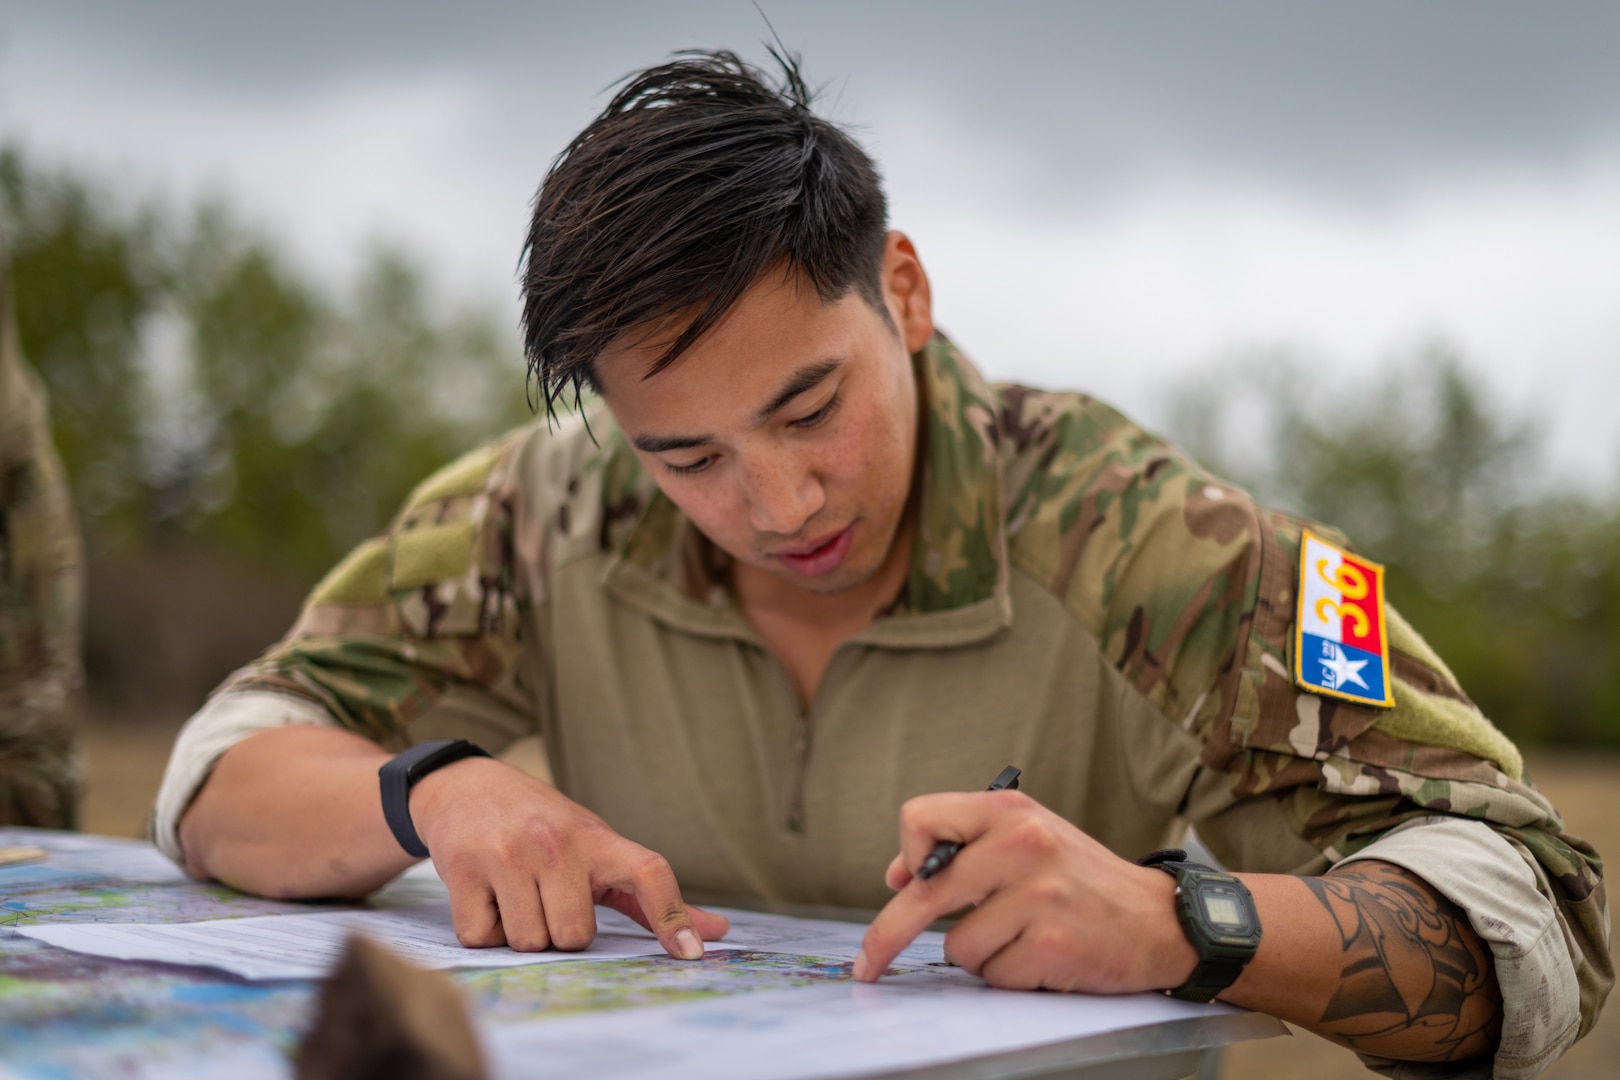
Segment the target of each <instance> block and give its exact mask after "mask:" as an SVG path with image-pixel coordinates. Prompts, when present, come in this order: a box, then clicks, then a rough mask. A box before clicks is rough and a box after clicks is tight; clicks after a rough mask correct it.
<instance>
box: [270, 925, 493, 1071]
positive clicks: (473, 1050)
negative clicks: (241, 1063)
mask: <svg viewBox="0 0 1620 1080" xmlns="http://www.w3.org/2000/svg"><path fill="white" fill-rule="evenodd" d="M295 1064H296V1066H297V1075H298V1080H370V1078H376V1080H482V1078H483V1077H485V1076H487V1075H488V1073H487V1072H486V1070H485V1068H484V1056H483V1053H482V1051H480V1050H479V1048H478V1037H477V1035H476V1034H475V1033H474V1032H473V1026H472V1021H471V1020H469V1019H468V1018H467V1008H466V1004H465V1002H463V1001H462V998H461V993H460V991H458V990H457V989H456V986H455V984H454V983H452V982H451V981H450V980H449V979H448V978H446V977H445V976H444V975H442V974H440V973H439V972H436V971H424V970H422V969H421V968H418V967H413V966H412V965H410V964H408V963H406V962H405V961H404V960H401V959H400V958H399V957H397V956H395V955H394V954H393V953H391V952H389V951H388V950H387V949H385V948H383V947H382V946H381V945H378V944H377V943H376V942H373V941H371V940H370V939H368V938H365V937H362V936H360V935H358V934H355V935H353V936H351V937H350V938H349V943H348V946H347V948H345V949H344V951H343V959H342V960H340V961H339V962H338V966H337V967H336V968H334V969H333V971H332V974H331V975H329V976H327V978H326V981H325V982H323V983H322V984H321V992H320V1000H319V1002H318V1004H317V1006H316V1012H315V1021H314V1023H313V1024H312V1025H311V1027H310V1030H309V1034H308V1035H306V1036H304V1041H303V1042H302V1043H301V1044H300V1045H299V1047H298V1056H297V1058H296V1061H295Z"/></svg>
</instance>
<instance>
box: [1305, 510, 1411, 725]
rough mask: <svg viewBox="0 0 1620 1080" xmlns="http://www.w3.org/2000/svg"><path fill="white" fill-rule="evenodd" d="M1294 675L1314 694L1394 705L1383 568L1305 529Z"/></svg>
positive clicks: (1368, 703)
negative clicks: (1386, 627) (1385, 615)
mask: <svg viewBox="0 0 1620 1080" xmlns="http://www.w3.org/2000/svg"><path fill="white" fill-rule="evenodd" d="M1295 624H1296V625H1297V626H1298V633H1297V635H1296V637H1295V640H1294V678H1295V680H1296V681H1297V682H1298V683H1299V685H1300V687H1301V688H1302V689H1305V690H1309V691H1310V692H1311V693H1313V694H1325V695H1327V696H1328V697H1336V698H1341V699H1343V700H1345V701H1353V702H1355V703H1356V704H1357V705H1377V706H1380V707H1384V708H1387V707H1388V706H1390V705H1393V704H1395V697H1394V694H1393V693H1392V692H1391V689H1390V678H1389V637H1388V635H1387V634H1386V633H1385V626H1384V568H1383V567H1382V566H1379V565H1378V564H1377V563H1373V562H1368V561H1367V560H1366V559H1361V558H1357V557H1356V556H1354V555H1351V554H1350V553H1349V552H1347V551H1344V550H1343V549H1341V548H1339V547H1336V546H1335V545H1333V544H1330V543H1328V542H1327V541H1326V540H1323V539H1322V538H1321V537H1320V536H1317V535H1316V534H1315V533H1313V532H1311V531H1310V530H1309V529H1307V530H1306V531H1305V535H1304V542H1303V543H1302V544H1301V545H1300V548H1299V616H1298V618H1297V619H1296V620H1295Z"/></svg>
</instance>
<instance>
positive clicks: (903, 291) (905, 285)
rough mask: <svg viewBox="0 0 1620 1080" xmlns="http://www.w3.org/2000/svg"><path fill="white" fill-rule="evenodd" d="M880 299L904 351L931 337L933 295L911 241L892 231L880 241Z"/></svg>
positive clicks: (932, 331) (923, 343) (914, 347)
mask: <svg viewBox="0 0 1620 1080" xmlns="http://www.w3.org/2000/svg"><path fill="white" fill-rule="evenodd" d="M883 299H884V302H885V303H887V304H888V306H889V316H890V318H892V319H894V325H895V328H896V329H897V330H899V331H900V340H901V341H903V342H905V343H906V351H907V352H913V353H914V352H918V351H920V350H921V349H922V347H923V346H924V345H927V344H928V340H929V339H930V338H932V337H933V336H934V294H933V291H932V289H931V288H930V286H929V284H928V272H927V271H925V270H924V269H923V265H922V260H921V259H919V258H918V257H917V249H916V247H914V246H913V245H912V243H911V238H910V237H909V236H907V235H906V234H905V233H903V232H898V231H894V230H891V231H890V232H889V234H888V236H886V237H885V238H884V242H883Z"/></svg>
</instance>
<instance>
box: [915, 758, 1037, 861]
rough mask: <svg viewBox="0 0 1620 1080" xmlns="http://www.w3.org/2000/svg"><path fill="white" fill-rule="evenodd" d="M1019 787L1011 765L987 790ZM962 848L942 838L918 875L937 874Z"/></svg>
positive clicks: (998, 775)
mask: <svg viewBox="0 0 1620 1080" xmlns="http://www.w3.org/2000/svg"><path fill="white" fill-rule="evenodd" d="M1017 788H1018V770H1017V769H1016V768H1014V767H1013V766H1011V765H1009V766H1007V767H1006V768H1005V769H1002V770H1001V771H1000V772H999V773H997V774H996V778H995V779H994V780H992V781H990V786H989V787H987V788H985V790H986V791H1015V790H1017ZM961 850H962V845H961V844H957V843H954V842H952V841H950V840H941V841H940V842H939V843H937V844H935V845H934V850H933V851H930V852H929V853H928V858H926V859H924V860H923V864H922V865H921V866H920V867H918V868H917V876H918V877H920V878H922V879H923V880H925V881H926V880H927V879H929V878H931V877H933V876H934V875H935V874H937V873H939V872H940V871H941V870H943V869H945V868H946V867H947V866H949V865H951V860H952V859H954V858H956V853H957V852H958V851H961Z"/></svg>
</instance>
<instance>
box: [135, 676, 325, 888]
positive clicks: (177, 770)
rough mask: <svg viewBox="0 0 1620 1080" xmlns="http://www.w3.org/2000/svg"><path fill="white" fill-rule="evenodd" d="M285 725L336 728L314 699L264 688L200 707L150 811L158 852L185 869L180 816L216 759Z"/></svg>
mask: <svg viewBox="0 0 1620 1080" xmlns="http://www.w3.org/2000/svg"><path fill="white" fill-rule="evenodd" d="M287 724H322V725H325V726H327V727H336V726H337V722H336V721H335V720H334V719H333V718H332V716H331V714H329V713H328V712H327V711H326V710H325V709H323V708H321V707H320V706H319V705H316V704H315V703H314V702H311V701H306V700H304V699H303V698H296V697H292V696H290V695H288V694H276V693H270V692H267V691H262V690H244V691H241V692H239V693H228V694H221V695H220V696H219V697H216V698H214V699H213V700H211V701H209V702H208V704H206V705H204V706H203V707H202V708H201V709H199V710H197V712H196V713H195V714H194V715H193V716H192V717H191V719H190V720H187V721H186V722H185V725H184V726H183V727H181V729H180V735H179V737H178V738H176V739H175V742H174V750H173V752H171V753H170V755H169V765H168V768H166V769H165V770H164V772H163V784H162V786H161V787H159V788H158V794H157V803H156V805H155V806H154V807H153V809H152V841H153V843H155V844H157V846H158V850H159V851H161V852H163V854H165V855H167V856H168V857H169V858H171V859H173V860H174V861H175V862H176V863H178V864H180V866H181V867H184V866H185V865H186V853H185V851H184V850H183V849H182V848H181V846H180V818H181V817H182V816H184V814H185V812H186V810H187V808H188V807H190V806H191V800H192V799H195V798H196V797H197V792H198V790H199V789H200V788H201V787H202V786H203V781H205V780H207V779H208V777H209V774H210V773H212V772H213V771H214V763H215V762H217V761H218V760H219V759H220V757H221V756H222V755H223V754H224V753H225V751H227V750H229V749H230V748H231V747H233V746H235V745H236V744H237V743H239V742H241V741H242V740H243V739H245V738H247V737H248V736H249V735H252V734H254V733H255V732H258V731H264V730H265V729H266V728H273V727H283V726H285V725H287Z"/></svg>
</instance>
